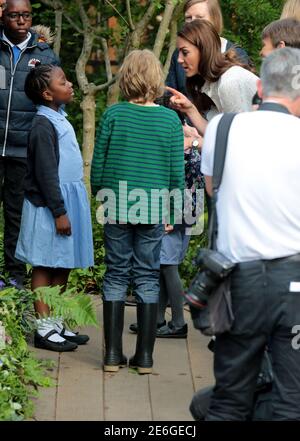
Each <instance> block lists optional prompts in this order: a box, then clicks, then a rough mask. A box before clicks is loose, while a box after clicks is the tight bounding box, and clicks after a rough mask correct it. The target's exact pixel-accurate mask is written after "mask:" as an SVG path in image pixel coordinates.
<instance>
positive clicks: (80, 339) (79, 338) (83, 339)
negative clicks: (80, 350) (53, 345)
mask: <svg viewBox="0 0 300 441" xmlns="http://www.w3.org/2000/svg"><path fill="white" fill-rule="evenodd" d="M65 331H66V328H62V330H61V332H58V334H59V335H60V336H61V337H63V338H64V339H65V340H68V341H70V342H72V343H76V344H77V345H85V344H86V343H87V342H88V341H89V339H90V337H89V336H88V335H84V334H79V333H78V332H74V334H75V335H72V336H71V335H65ZM72 332H73V331H72Z"/></svg>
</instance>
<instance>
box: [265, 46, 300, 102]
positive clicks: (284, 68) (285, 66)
mask: <svg viewBox="0 0 300 441" xmlns="http://www.w3.org/2000/svg"><path fill="white" fill-rule="evenodd" d="M260 77H261V81H262V89H263V95H264V96H265V97H270V96H274V97H278V98H290V99H292V100H294V99H296V98H298V97H300V49H295V48H290V47H284V48H282V49H276V50H274V52H272V53H271V54H270V55H269V56H268V57H267V58H265V60H264V61H263V63H262V66H261V71H260Z"/></svg>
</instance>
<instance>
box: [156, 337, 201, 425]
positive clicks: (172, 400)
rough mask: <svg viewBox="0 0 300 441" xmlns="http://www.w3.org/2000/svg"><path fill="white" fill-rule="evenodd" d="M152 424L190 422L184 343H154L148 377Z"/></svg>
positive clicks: (189, 383)
mask: <svg viewBox="0 0 300 441" xmlns="http://www.w3.org/2000/svg"><path fill="white" fill-rule="evenodd" d="M149 383H150V394H151V403H152V412H153V420H154V421H176V420H179V421H191V420H192V417H191V415H190V413H189V410H188V408H189V404H190V401H191V399H192V396H193V392H194V389H193V382H192V378H191V372H190V365H189V359H188V352H187V346H186V340H185V339H162V338H158V339H156V343H155V350H154V372H153V375H151V376H149Z"/></svg>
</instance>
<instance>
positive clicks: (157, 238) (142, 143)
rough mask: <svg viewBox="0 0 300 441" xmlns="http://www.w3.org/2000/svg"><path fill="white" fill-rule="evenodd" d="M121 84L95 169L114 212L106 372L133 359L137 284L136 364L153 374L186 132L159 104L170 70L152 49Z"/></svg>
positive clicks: (102, 129)
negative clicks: (128, 317)
mask: <svg viewBox="0 0 300 441" xmlns="http://www.w3.org/2000/svg"><path fill="white" fill-rule="evenodd" d="M120 89H121V92H122V94H123V97H124V98H125V100H126V101H125V102H122V103H119V104H116V105H113V106H112V107H110V108H109V109H107V110H106V112H105V113H104V115H103V117H102V121H101V124H100V126H99V129H98V131H97V138H96V144H95V150H94V156H93V162H92V172H91V186H92V192H93V194H94V195H96V194H97V193H98V192H99V191H100V192H99V193H98V200H101V201H102V202H104V200H105V204H104V208H105V213H106V215H107V217H106V218H105V223H104V240H105V251H106V256H105V263H106V273H105V276H104V284H103V297H104V302H103V320H104V337H105V347H106V353H105V358H104V370H105V371H108V372H115V371H118V369H119V367H122V366H125V365H126V364H127V359H126V357H125V356H124V355H123V351H122V333H123V323H124V305H125V299H126V294H127V288H128V286H129V283H130V282H131V281H132V282H133V288H134V294H135V296H136V298H137V302H138V303H137V321H138V335H137V344H136V351H135V355H134V356H133V357H132V358H131V359H130V361H129V365H130V366H131V367H134V368H137V370H138V372H139V373H141V374H148V373H151V371H152V365H153V359H152V353H153V348H154V342H155V336H156V319H157V303H158V296H159V269H160V248H161V241H162V237H163V235H164V234H165V227H164V224H168V223H173V220H174V213H175V206H176V203H177V204H178V207H181V206H182V194H183V189H184V153H183V130H182V125H181V122H180V120H179V118H178V116H177V114H176V113H175V112H174V111H172V110H170V109H167V108H165V107H161V106H158V105H156V104H155V103H154V100H155V99H156V98H158V97H159V96H161V95H162V93H163V72H162V69H161V65H160V63H159V61H158V60H157V58H156V57H155V56H154V54H153V53H152V52H151V51H148V50H142V51H141V50H135V51H132V52H131V53H130V54H129V55H128V56H127V57H126V59H125V60H124V63H123V65H122V67H121V70H120ZM172 191H173V192H175V194H176V195H177V197H178V199H176V198H175V202H174V200H173V198H171V203H169V209H168V208H167V207H166V205H165V204H164V203H163V200H164V198H161V197H157V195H159V194H162V193H164V194H165V196H166V195H168V194H169V193H170V192H172ZM166 197H167V196H166ZM176 201H177V202H176ZM167 205H168V204H167ZM168 215H170V216H169V219H168V220H167V217H168ZM170 219H171V220H170Z"/></svg>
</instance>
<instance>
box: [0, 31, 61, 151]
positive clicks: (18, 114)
mask: <svg viewBox="0 0 300 441" xmlns="http://www.w3.org/2000/svg"><path fill="white" fill-rule="evenodd" d="M30 32H31V34H32V37H31V39H30V41H29V43H28V45H27V47H26V49H24V50H23V51H22V53H21V55H20V57H19V60H18V62H17V64H16V65H15V66H14V67H13V65H12V49H11V48H10V46H9V44H8V43H6V42H5V41H4V40H3V39H2V28H0V155H1V156H9V157H17V158H26V156H27V138H28V132H29V130H30V128H31V123H32V120H33V117H34V115H35V112H36V108H35V105H34V104H33V103H32V102H31V101H30V100H29V99H28V98H27V96H26V94H25V92H24V83H25V79H26V76H27V74H28V72H29V71H30V69H32V67H34V64H35V62H36V61H37V60H38V61H40V62H41V63H42V64H46V63H51V64H55V65H57V64H59V60H58V58H57V57H56V56H55V54H54V52H53V51H52V49H51V48H50V46H49V45H48V44H47V43H39V42H38V35H37V34H36V33H35V32H33V31H32V30H31V31H30Z"/></svg>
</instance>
